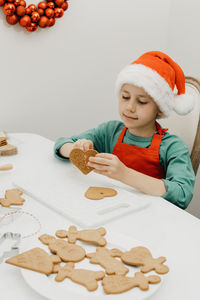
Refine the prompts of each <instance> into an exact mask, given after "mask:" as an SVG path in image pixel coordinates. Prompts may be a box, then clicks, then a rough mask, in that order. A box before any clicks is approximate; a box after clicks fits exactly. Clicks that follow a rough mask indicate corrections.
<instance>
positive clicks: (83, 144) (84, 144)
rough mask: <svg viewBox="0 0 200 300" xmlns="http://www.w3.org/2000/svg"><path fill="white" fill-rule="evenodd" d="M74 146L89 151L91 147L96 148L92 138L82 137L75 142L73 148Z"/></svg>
mask: <svg viewBox="0 0 200 300" xmlns="http://www.w3.org/2000/svg"><path fill="white" fill-rule="evenodd" d="M74 148H79V149H81V150H83V151H87V150H89V149H94V144H93V142H92V141H91V140H86V139H80V140H78V141H76V142H75V143H73V149H74Z"/></svg>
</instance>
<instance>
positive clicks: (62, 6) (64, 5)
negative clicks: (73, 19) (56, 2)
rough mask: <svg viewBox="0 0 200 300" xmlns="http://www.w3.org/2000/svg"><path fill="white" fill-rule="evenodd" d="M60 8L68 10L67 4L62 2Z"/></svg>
mask: <svg viewBox="0 0 200 300" xmlns="http://www.w3.org/2000/svg"><path fill="white" fill-rule="evenodd" d="M61 8H62V9H63V10H67V9H68V3H67V2H64V3H63V4H62V5H61Z"/></svg>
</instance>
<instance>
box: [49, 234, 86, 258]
mask: <svg viewBox="0 0 200 300" xmlns="http://www.w3.org/2000/svg"><path fill="white" fill-rule="evenodd" d="M48 247H49V249H50V250H51V252H52V253H56V254H57V255H58V256H59V257H60V258H61V259H62V261H64V262H69V261H70V262H79V261H81V260H83V259H84V257H85V254H86V253H85V250H84V249H83V247H81V246H79V245H74V244H68V243H67V242H66V241H64V240H60V239H56V240H52V241H50V242H49V244H48Z"/></svg>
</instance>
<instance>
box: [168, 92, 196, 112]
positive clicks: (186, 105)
mask: <svg viewBox="0 0 200 300" xmlns="http://www.w3.org/2000/svg"><path fill="white" fill-rule="evenodd" d="M194 105H195V101H194V96H192V95H190V94H182V95H175V96H174V107H173V109H174V111H175V112H176V113H177V114H179V115H187V114H188V113H189V112H191V111H192V110H193V108H194Z"/></svg>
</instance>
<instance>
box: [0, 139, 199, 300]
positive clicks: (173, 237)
mask: <svg viewBox="0 0 200 300" xmlns="http://www.w3.org/2000/svg"><path fill="white" fill-rule="evenodd" d="M32 136H33V135H32V134H20V133H19V134H11V135H9V137H10V139H11V141H12V139H13V141H14V142H15V141H16V143H15V144H18V148H19V151H22V150H23V147H24V145H25V144H26V143H28V141H29V139H31V137H32ZM34 137H35V135H34ZM39 137H40V136H38V138H39ZM40 140H41V137H40ZM44 141H46V139H45V138H44ZM50 146H51V148H52V157H53V142H51V143H50ZM40 147H42V144H40ZM36 149H38V145H37V144H36V145H35V149H32V150H31V153H30V158H31V157H33V156H34V153H35V152H36ZM18 157H19V155H15V156H10V157H0V165H2V164H4V163H13V165H14V169H13V170H11V171H8V172H1V173H0V181H1V186H2V185H3V186H5V185H8V187H9V185H10V183H11V182H12V178H13V176H16V174H17V172H18V170H19V168H20V167H21V166H20V165H19V159H18ZM0 192H1V193H2V191H0ZM133 193H134V191H133ZM149 201H150V205H149V206H148V207H147V208H146V209H144V210H141V211H138V212H137V213H136V212H135V213H133V214H129V215H127V216H125V217H121V218H119V219H118V220H115V221H111V222H109V223H107V224H106V225H105V227H106V229H107V231H109V232H112V231H114V232H119V233H120V234H125V235H126V236H130V237H132V238H134V239H137V240H140V241H143V242H144V243H145V242H146V243H147V244H148V245H152V247H154V248H156V249H157V251H158V252H159V253H160V255H163V256H166V257H167V265H168V266H169V267H170V272H169V274H168V275H167V276H166V277H165V282H164V284H163V285H162V286H161V287H160V288H159V289H158V291H157V292H156V293H155V294H154V295H152V296H151V297H150V298H149V299H154V300H161V299H162V300H169V299H172V300H175V299H181V300H188V299H190V300H197V299H200V289H199V272H198V270H199V269H200V220H199V219H197V218H195V217H193V216H192V215H190V214H189V213H187V212H185V211H183V210H181V209H179V208H178V207H176V206H175V205H173V204H171V203H169V202H168V201H165V200H164V199H162V198H160V197H149ZM25 210H26V211H29V212H30V213H33V214H34V215H35V216H36V217H37V218H38V219H39V220H40V222H41V225H42V233H43V232H48V231H50V230H52V231H55V230H57V229H60V228H66V226H68V225H70V224H71V222H70V221H69V220H67V219H66V218H64V217H62V216H60V215H59V214H57V213H55V212H54V211H52V210H50V209H48V208H46V207H45V206H43V205H41V204H40V203H38V202H37V201H31V202H30V203H27V204H26V209H25ZM52 220H53V222H52ZM16 231H17V228H16ZM3 232H5V226H4V227H1V224H0V233H1V234H2V233H3ZM36 238H37V236H35V237H32V238H30V243H31V241H32V240H34V239H36ZM26 242H27V241H26ZM22 246H23V240H22ZM0 287H1V299H5V300H13V299H15V300H18V299H20V300H27V299H29V300H43V299H45V298H44V297H43V296H40V295H39V294H37V293H36V292H35V291H34V290H32V289H31V288H30V287H29V286H28V285H27V284H26V283H25V281H24V279H23V277H22V275H21V272H20V270H19V269H18V268H15V267H13V266H11V265H8V264H5V263H2V264H1V265H0ZM66 299H67V298H66ZM74 299H75V298H74ZM124 299H126V296H125V294H124ZM58 300H59V299H58Z"/></svg>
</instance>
